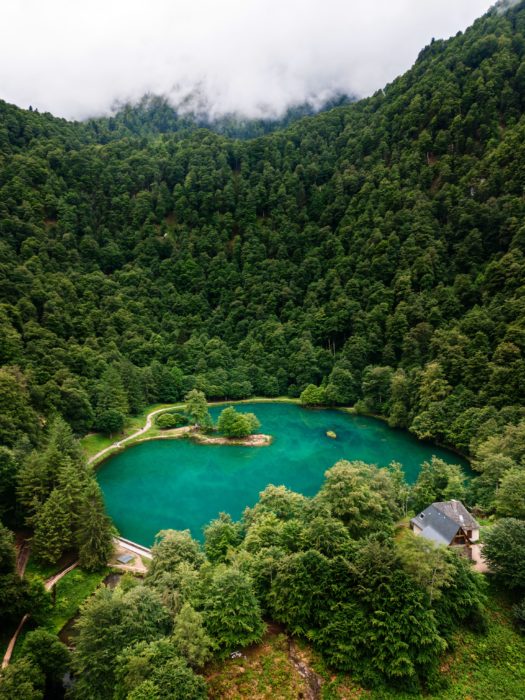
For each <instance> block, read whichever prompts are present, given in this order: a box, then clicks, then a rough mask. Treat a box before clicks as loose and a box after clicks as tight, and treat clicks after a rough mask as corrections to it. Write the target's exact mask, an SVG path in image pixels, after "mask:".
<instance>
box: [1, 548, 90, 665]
mask: <svg viewBox="0 0 525 700" xmlns="http://www.w3.org/2000/svg"><path fill="white" fill-rule="evenodd" d="M26 561H27V560H26ZM77 566H78V561H76V562H74V563H73V564H71V565H70V566H68V567H66V568H65V569H63V570H62V571H59V572H58V574H54V575H53V576H51V577H50V578H48V579H47V581H45V582H44V587H45V589H46V591H50V590H51V589H52V588H53V586H54V585H55V583H57V582H58V581H60V579H61V578H63V577H64V576H65V575H66V574H69V572H70V571H73V569H75V568H76V567H77ZM24 569H25V566H24ZM29 618H30V615H29V613H26V614H25V615H24V617H23V618H22V619H21V620H20V624H19V625H18V627H17V628H16V632H15V633H14V635H13V636H12V637H11V640H10V642H9V644H8V645H7V649H6V652H5V654H4V658H3V659H2V668H7V666H9V662H10V661H11V656H12V655H13V651H14V648H15V645H16V642H17V639H18V636H19V634H20V632H21V631H22V629H23V628H24V625H25V623H26V622H27V621H28V620H29Z"/></svg>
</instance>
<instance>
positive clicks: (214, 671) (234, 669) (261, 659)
mask: <svg viewBox="0 0 525 700" xmlns="http://www.w3.org/2000/svg"><path fill="white" fill-rule="evenodd" d="M206 676H207V681H208V698H210V700H244V699H245V698H250V700H263V698H279V700H296V698H301V697H308V696H307V694H306V692H305V691H306V685H305V681H304V679H303V678H301V676H300V675H299V674H298V673H297V672H296V670H295V669H294V667H293V664H292V663H291V661H290V659H289V655H288V640H287V638H286V636H285V635H284V634H273V633H270V634H267V635H265V637H264V639H263V641H262V642H261V644H258V645H257V646H255V647H252V648H250V649H248V650H246V649H245V650H243V652H242V655H241V656H240V657H239V658H237V659H228V660H227V661H225V662H224V663H222V664H221V665H220V666H219V665H212V666H211V667H210V668H209V669H208V672H207V674H206Z"/></svg>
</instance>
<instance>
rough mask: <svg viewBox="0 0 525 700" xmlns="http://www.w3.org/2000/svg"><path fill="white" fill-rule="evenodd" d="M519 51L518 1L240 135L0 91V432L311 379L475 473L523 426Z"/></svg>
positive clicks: (35, 438) (294, 387) (523, 78)
mask: <svg viewBox="0 0 525 700" xmlns="http://www.w3.org/2000/svg"><path fill="white" fill-rule="evenodd" d="M524 59H525V8H524V7H523V3H520V4H519V5H518V6H516V7H514V8H513V9H511V10H509V11H508V12H507V13H502V12H500V11H497V10H493V11H491V12H489V14H488V15H486V16H485V17H483V18H482V19H480V20H479V21H477V22H476V23H475V25H474V26H473V27H472V28H471V29H470V30H468V31H467V32H466V33H465V34H459V35H458V36H456V37H455V38H453V39H452V40H450V41H447V42H445V41H434V42H433V43H432V44H431V45H430V46H428V47H427V48H426V49H424V50H423V51H422V52H421V54H420V56H419V58H418V60H417V62H416V64H415V66H414V67H413V68H412V69H411V70H410V71H409V72H408V73H406V74H405V75H404V76H402V77H401V78H399V79H397V80H396V81H395V82H393V83H392V84H391V85H389V86H387V87H386V88H385V90H384V91H380V92H378V93H377V94H375V95H374V96H373V97H371V98H370V99H366V100H362V101H360V102H358V103H355V104H351V105H347V106H342V107H338V108H335V109H333V110H331V111H329V112H326V113H323V114H320V115H317V116H314V117H308V118H305V119H302V120H300V121H297V122H295V123H293V124H292V125H291V126H290V127H288V128H287V129H285V130H282V131H278V132H276V133H273V134H269V135H266V136H264V137H262V138H258V139H254V140H245V141H239V140H229V139H227V138H225V137H223V136H220V135H218V134H216V133H213V132H211V131H210V130H207V129H201V130H195V131H192V132H189V133H188V132H180V133H179V132H177V133H164V134H159V133H157V131H158V129H156V128H151V129H148V128H146V127H144V128H143V130H142V131H143V133H142V135H140V136H133V135H121V136H119V137H118V138H117V137H115V138H112V137H111V124H110V123H109V122H108V120H100V122H98V125H97V124H96V123H94V122H89V123H86V124H72V123H67V122H65V121H64V120H59V119H54V118H53V117H51V116H50V115H41V114H38V113H36V112H24V111H22V110H19V109H17V108H15V107H12V106H9V105H7V104H5V103H2V104H1V107H0V153H1V156H0V185H1V186H0V227H1V232H2V240H1V244H0V256H1V263H0V264H1V268H0V269H1V272H0V285H1V286H0V294H1V301H2V306H1V311H0V314H1V315H0V323H1V332H0V360H1V362H2V364H3V365H4V366H3V369H2V370H1V372H0V387H1V399H0V401H1V402H2V404H1V406H0V415H1V419H0V439H1V440H2V442H3V444H4V445H5V446H7V447H8V448H16V447H17V445H19V444H20V440H21V439H22V438H23V436H28V438H29V440H30V442H31V443H33V444H38V442H39V441H40V440H41V439H42V437H41V432H42V431H41V428H42V426H43V425H44V424H45V423H46V422H47V421H48V420H49V418H50V417H51V416H53V415H54V414H56V413H59V414H61V416H63V418H64V419H65V420H66V421H67V422H68V423H69V424H70V425H71V426H72V428H73V430H74V431H75V432H76V433H78V434H81V433H84V432H86V431H87V430H89V429H91V428H99V429H102V430H104V429H107V428H108V423H111V425H114V424H115V414H117V416H116V419H117V423H118V420H119V416H121V417H123V416H124V415H125V414H126V413H128V412H131V413H136V412H138V411H140V409H141V408H142V407H143V406H144V405H145V404H146V403H150V402H154V401H172V400H177V399H179V398H180V397H181V396H183V395H184V394H185V392H187V391H188V390H189V389H191V388H193V387H196V388H198V389H201V390H204V391H205V393H206V395H207V396H208V397H210V398H219V397H228V398H243V397H247V396H250V395H264V396H275V395H279V394H290V395H292V396H297V395H299V394H300V393H301V391H303V390H304V388H305V387H307V386H308V385H310V384H314V385H320V384H323V386H324V387H325V389H326V391H325V392H324V396H325V400H326V401H327V402H330V403H336V404H354V403H355V402H358V404H357V405H358V408H360V409H361V410H363V411H367V412H372V413H378V414H383V415H385V416H387V417H388V419H389V421H390V423H391V425H393V426H399V427H403V428H409V429H410V430H412V431H413V432H415V433H416V434H417V435H418V436H420V437H423V438H429V439H432V440H436V441H439V442H444V443H447V444H449V445H452V446H455V447H456V448H458V449H460V450H461V451H463V452H465V453H468V452H470V453H473V454H474V455H475V456H476V457H477V459H478V462H477V463H478V466H479V467H480V468H481V469H484V468H485V466H486V465H485V466H484V462H483V459H485V462H486V457H487V449H488V448H487V449H485V448H486V445H485V448H484V449H485V452H483V450H482V451H481V452H482V454H481V456H480V454H479V449H478V448H479V447H480V445H481V446H483V443H484V441H485V440H486V439H487V438H491V439H492V440H493V441H494V440H495V439H496V438H494V436H495V435H496V436H498V435H500V436H501V437H500V438H498V439H499V440H500V442H501V441H503V442H505V439H507V440H508V438H505V435H508V431H509V430H510V431H512V430H514V431H517V433H518V434H522V432H523V430H522V429H521V433H520V426H519V425H518V424H519V422H520V420H521V419H522V417H523V410H522V404H523V398H524V396H523V394H524V392H525V364H524V358H523V351H524V349H525V332H524V324H523V316H524V303H523V293H522V292H523V281H524V280H523V276H524V271H525V265H524V258H523V254H524V246H525V226H524V224H523V222H524V210H525V204H524V200H523V187H524V172H525V170H524V165H523V163H524V158H525V152H524V148H525V147H524V143H525V138H524V137H525V121H524V119H523V108H524V105H525V60H524ZM117 121H118V120H117ZM122 129H123V132H124V133H126V134H131V130H130V129H127V128H125V127H124V126H122ZM117 132H118V129H117ZM118 133H120V132H118ZM109 418H111V420H109ZM515 426H517V427H515ZM505 431H507V432H505ZM500 448H501V445H500V447H499V448H498V450H500V451H503V453H504V454H506V459H507V461H506V462H505V465H506V466H505V469H504V470H503V471H506V470H508V469H509V468H512V467H515V466H516V463H517V462H518V461H519V460H520V459H521V456H522V455H521V453H520V454H514V453H513V454H511V453H510V452H508V450H507V453H505V449H504V448H501V449H500ZM489 452H490V450H489ZM489 471H490V470H489ZM484 476H485V478H486V481H487V482H488V484H489V491H491V489H492V487H493V486H494V484H496V483H497V482H498V480H500V479H501V477H502V468H501V465H500V464H499V463H498V468H497V469H496V468H495V470H494V472H493V473H488V472H487V474H484ZM479 499H481V500H483V499H485V506H487V507H490V502H489V501H490V498H489V497H488V496H486V494H485V496H483V494H480V495H479Z"/></svg>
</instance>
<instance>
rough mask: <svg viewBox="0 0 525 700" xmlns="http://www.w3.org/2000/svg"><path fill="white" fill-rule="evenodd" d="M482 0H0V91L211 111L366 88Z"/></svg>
mask: <svg viewBox="0 0 525 700" xmlns="http://www.w3.org/2000/svg"><path fill="white" fill-rule="evenodd" d="M491 4H492V3H491V2H487V1H486V0H460V1H459V2H458V0H424V2H423V1H422V0H375V2H370V0H367V1H362V0H220V2H218V1H217V0H192V1H191V2H190V1H189V0H149V1H148V2H146V1H145V0H141V1H139V0H104V1H103V0H91V1H90V2H89V3H86V2H83V3H77V2H74V1H72V0H47V1H46V2H43V1H42V0H3V2H2V28H1V29H0V98H1V99H4V100H6V101H8V102H14V103H15V104H18V105H19V106H21V107H28V106H29V105H30V104H31V105H33V106H34V107H38V108H39V109H40V111H44V110H45V111H50V112H52V113H54V114H56V115H59V116H64V117H68V118H77V119H79V118H85V117H88V116H94V115H100V114H104V113H108V112H109V111H110V110H111V108H112V107H113V106H114V105H115V103H116V102H117V101H120V102H122V101H135V100H138V99H139V98H140V97H141V96H142V95H144V94H145V93H148V92H149V93H155V94H163V95H166V96H168V97H169V98H170V100H171V101H172V102H173V103H174V104H180V103H181V102H182V101H184V100H187V101H188V100H189V101H190V102H191V99H192V97H191V96H195V95H196V94H198V95H199V97H200V98H201V99H203V100H204V101H205V103H206V105H207V108H208V109H209V111H210V113H211V115H212V116H218V115H220V114H224V113H228V112H237V113H239V114H242V115H244V116H248V117H256V116H263V115H276V114H279V113H281V112H282V111H283V110H285V109H286V107H288V106H290V105H292V104H297V103H300V102H302V101H304V100H311V101H318V102H319V101H323V100H324V99H327V98H329V97H330V96H332V95H334V94H336V93H341V92H343V93H346V94H351V95H355V96H364V95H368V94H371V93H372V92H374V91H375V90H377V89H379V88H381V87H383V86H384V85H385V83H387V82H389V81H390V80H392V79H393V78H395V77H396V76H397V75H399V74H400V73H402V72H403V71H405V70H406V69H407V68H409V67H410V65H411V64H412V63H413V62H414V60H415V58H416V57H417V54H418V53H419V51H420V49H421V48H423V46H424V45H426V44H427V43H429V41H430V40H431V38H432V37H436V38H438V37H439V38H441V37H448V36H451V35H453V34H455V33H456V32H457V31H459V30H463V29H465V28H466V27H467V26H468V25H469V24H471V23H472V21H473V20H474V19H475V18H476V17H478V16H480V15H481V14H483V12H485V11H486V10H487V9H488V8H489V7H490V5H491Z"/></svg>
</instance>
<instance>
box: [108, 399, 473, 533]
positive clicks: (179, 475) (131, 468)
mask: <svg viewBox="0 0 525 700" xmlns="http://www.w3.org/2000/svg"><path fill="white" fill-rule="evenodd" d="M223 408H224V406H219V407H214V408H213V409H212V410H211V411H210V412H211V414H212V416H213V418H214V419H216V418H217V416H218V415H219V413H220V411H221V410H222V409H223ZM236 408H237V410H239V411H243V412H246V411H251V412H253V413H255V414H256V415H257V417H258V418H259V420H260V421H261V432H262V433H267V434H269V435H272V436H273V443H272V444H271V445H270V446H266V447H239V446H223V445H199V444H197V443H194V442H192V441H191V440H188V439H180V440H151V441H148V442H143V443H140V444H138V445H135V446H133V447H130V448H129V449H127V450H125V451H124V452H121V453H120V454H117V455H115V456H114V457H111V458H110V459H108V460H107V461H106V462H104V463H103V464H102V465H101V467H100V468H99V470H98V471H97V478H98V481H99V483H100V486H101V488H102V491H103V493H104V499H105V502H106V507H107V511H108V513H109V515H110V516H111V517H112V518H113V521H114V522H115V525H116V526H117V528H118V529H119V531H120V533H121V535H122V536H123V537H126V538H127V539H130V540H133V541H134V542H138V543H140V544H142V545H145V546H147V547H149V546H151V544H152V543H153V539H154V537H155V535H156V533H157V532H158V531H159V530H163V529H167V528H173V529H175V530H185V529H189V530H191V533H192V535H193V536H194V537H195V538H197V539H199V540H202V529H203V527H204V526H205V525H207V524H208V523H209V522H210V520H213V519H214V518H216V517H217V515H218V514H219V513H220V512H221V511H223V512H226V513H229V514H230V515H231V516H232V517H233V518H234V519H235V520H237V519H239V517H240V516H241V514H242V512H243V510H244V509H245V508H246V506H253V505H254V504H255V503H256V502H257V500H258V496H259V492H260V491H262V490H263V489H264V488H265V486H267V485H268V484H274V485H276V486H278V485H280V484H284V485H285V486H287V487H288V488H290V489H292V490H294V491H298V492H299V493H302V494H304V495H305V496H313V495H314V494H316V493H317V491H318V490H319V487H320V486H321V484H322V482H323V478H324V477H323V475H324V472H325V471H326V470H327V469H329V468H330V467H331V466H333V465H334V464H335V462H337V461H338V460H340V459H348V460H355V459H359V460H363V461H364V462H368V463H370V464H377V465H378V466H380V467H384V466H387V465H388V464H389V463H390V462H392V461H393V460H395V461H397V462H401V464H402V465H403V468H404V470H405V474H406V478H407V480H408V481H409V482H410V483H413V482H414V481H415V480H416V479H417V475H418V473H419V470H420V466H421V463H422V462H424V461H425V460H429V459H430V458H431V457H432V455H436V456H437V457H440V458H441V459H444V460H446V461H447V462H450V463H453V464H461V465H462V466H463V467H464V469H465V470H466V471H468V463H467V462H466V461H465V460H464V459H462V458H461V457H458V456H457V455H455V454H453V453H452V452H449V451H448V450H445V449H441V448H439V447H435V446H433V445H429V444H426V443H423V442H420V441H418V440H417V439H416V438H415V437H414V436H412V435H410V434H409V433H408V432H406V431H402V430H394V429H392V428H389V427H388V426H387V424H386V423H384V422H383V421H380V420H376V419H374V418H366V417H363V416H353V415H351V414H348V413H346V412H343V411H337V410H327V409H319V410H314V409H306V408H301V407H300V406H297V405H295V404H286V403H283V404H280V403H253V404H241V405H237V406H236ZM327 430H333V431H334V432H335V433H336V434H337V439H335V440H334V439H332V438H329V437H327V435H326V431H327Z"/></svg>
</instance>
